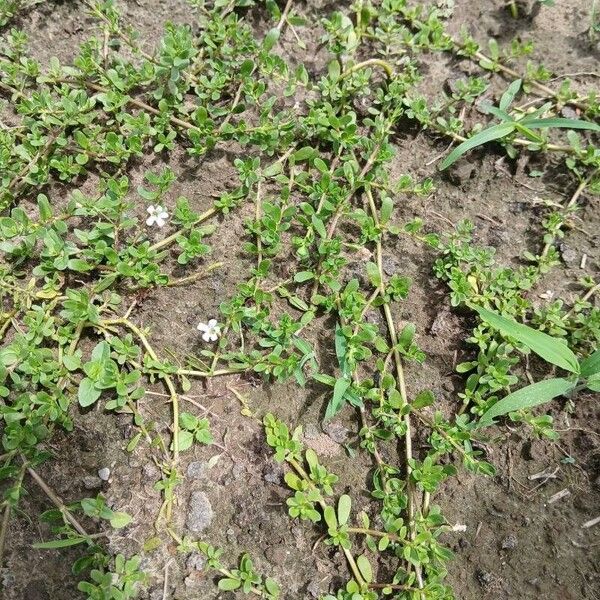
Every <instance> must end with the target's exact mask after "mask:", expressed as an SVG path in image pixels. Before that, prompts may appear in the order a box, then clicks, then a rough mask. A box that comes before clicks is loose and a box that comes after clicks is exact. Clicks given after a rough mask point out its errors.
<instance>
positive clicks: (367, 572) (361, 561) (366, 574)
mask: <svg viewBox="0 0 600 600" xmlns="http://www.w3.org/2000/svg"><path fill="white" fill-rule="evenodd" d="M356 566H357V567H358V570H359V571H360V574H361V575H362V576H363V579H364V580H365V581H366V582H367V583H371V582H372V581H373V569H372V568H371V563H370V562H369V559H368V558H367V557H366V556H365V555H364V554H361V555H360V556H359V557H358V558H357V559H356Z"/></svg>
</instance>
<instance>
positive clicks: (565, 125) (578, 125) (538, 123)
mask: <svg viewBox="0 0 600 600" xmlns="http://www.w3.org/2000/svg"><path fill="white" fill-rule="evenodd" d="M519 123H520V124H521V125H524V126H525V127H528V128H529V129H545V128H548V127H558V128H560V129H589V130H590V131H599V132H600V125H597V124H596V123H590V122H589V121H583V120H581V119H563V118H560V117H556V118H551V119H531V121H528V120H527V119H522V120H521V121H519Z"/></svg>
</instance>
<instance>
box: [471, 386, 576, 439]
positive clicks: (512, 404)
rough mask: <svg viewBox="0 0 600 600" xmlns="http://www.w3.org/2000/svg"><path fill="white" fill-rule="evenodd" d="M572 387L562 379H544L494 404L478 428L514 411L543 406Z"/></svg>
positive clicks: (480, 421) (482, 418)
mask: <svg viewBox="0 0 600 600" xmlns="http://www.w3.org/2000/svg"><path fill="white" fill-rule="evenodd" d="M574 387H575V384H574V383H573V382H571V381H568V380H567V379H562V378H556V379H545V380H544V381H538V382H537V383H532V384H531V385H528V386H526V387H524V388H521V389H520V390H517V391H516V392H513V393H512V394H509V395H508V396H505V397H504V398H502V400H499V401H498V402H496V404H494V406H492V407H491V408H490V409H489V410H488V411H487V412H485V413H484V415H483V416H482V417H481V419H480V420H479V423H478V427H488V426H489V425H492V424H493V422H494V421H493V419H494V418H495V417H501V416H503V415H506V414H508V413H510V412H514V411H516V410H522V409H524V408H531V407H533V406H537V405H538V404H543V403H544V402H548V401H549V400H552V399H553V398H556V397H557V396H562V395H563V394H566V393H567V392H568V391H569V390H572V389H573V388H574Z"/></svg>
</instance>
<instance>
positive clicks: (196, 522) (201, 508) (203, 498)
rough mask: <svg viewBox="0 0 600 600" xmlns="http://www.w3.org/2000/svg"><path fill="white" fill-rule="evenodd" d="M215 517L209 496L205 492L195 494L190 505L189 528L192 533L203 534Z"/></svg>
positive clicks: (187, 523) (187, 521)
mask: <svg viewBox="0 0 600 600" xmlns="http://www.w3.org/2000/svg"><path fill="white" fill-rule="evenodd" d="M213 517H214V513H213V509H212V506H211V504H210V500H209V499H208V496H207V495H206V494H205V493H204V492H193V493H192V495H191V497H190V503H189V505H188V513H187V519H186V525H187V528H188V529H189V530H190V531H191V532H192V533H201V532H202V531H204V530H205V529H206V528H207V527H208V526H209V525H210V524H211V522H212V520H213Z"/></svg>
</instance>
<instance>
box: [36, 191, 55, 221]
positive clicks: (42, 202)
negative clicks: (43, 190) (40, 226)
mask: <svg viewBox="0 0 600 600" xmlns="http://www.w3.org/2000/svg"><path fill="white" fill-rule="evenodd" d="M37 203H38V208H39V210H40V218H41V220H42V221H48V220H49V219H51V218H52V209H51V208H50V202H49V201H48V196H46V195H45V194H38V197H37Z"/></svg>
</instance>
